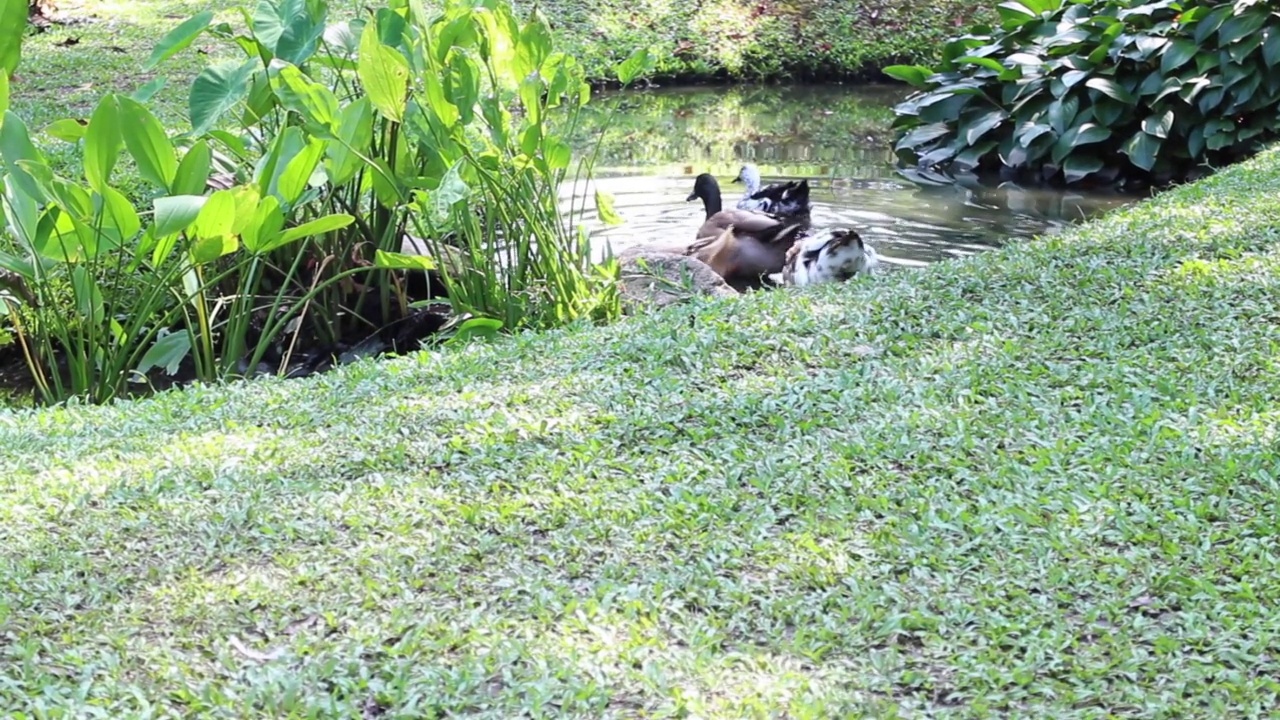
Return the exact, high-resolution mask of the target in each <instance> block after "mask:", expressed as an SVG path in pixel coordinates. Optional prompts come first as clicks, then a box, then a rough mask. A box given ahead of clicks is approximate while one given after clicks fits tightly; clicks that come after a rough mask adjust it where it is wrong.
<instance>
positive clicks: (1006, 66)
mask: <svg viewBox="0 0 1280 720" xmlns="http://www.w3.org/2000/svg"><path fill="white" fill-rule="evenodd" d="M1273 10H1274V4H1273V3H1267V2H1256V0H1234V1H1233V2H1196V1H1195V0H1188V2H1173V1H1172V0H1160V2H1150V3H1142V2H1134V1H1130V0H1093V1H1087V0H1086V1H1084V2H1062V0H1011V1H1010V2H1005V3H1002V4H1001V5H1000V7H999V13H1000V23H999V25H998V27H996V28H994V29H991V28H987V27H982V26H980V27H977V28H975V29H974V32H973V34H969V35H965V36H962V37H959V38H956V39H954V40H952V41H950V42H949V43H948V44H947V45H946V46H945V48H944V50H943V59H942V62H941V63H940V65H939V66H938V67H937V68H936V69H934V68H929V67H925V66H918V65H898V66H892V67H889V68H886V70H885V72H886V73H887V74H889V75H891V76H893V77H896V78H899V79H902V80H905V81H907V82H909V83H911V84H912V85H914V86H916V87H918V88H920V91H919V92H916V93H914V94H912V95H911V96H910V97H908V98H907V99H906V100H905V101H903V102H902V103H901V104H899V105H898V106H897V107H896V108H895V112H896V113H897V115H898V118H897V120H896V121H895V124H894V127H895V128H896V130H897V139H896V144H895V150H896V151H897V153H898V156H899V158H900V159H901V160H902V161H903V162H905V163H910V164H913V165H915V166H916V167H917V168H918V169H921V170H925V171H929V170H935V169H947V170H958V171H963V172H968V171H977V172H980V173H982V172H991V171H1000V172H1002V173H1004V174H1006V175H1009V174H1013V175H1017V176H1019V177H1028V176H1030V177H1038V178H1039V179H1043V180H1049V181H1062V182H1065V183H1067V184H1073V183H1098V182H1101V183H1110V182H1114V181H1120V182H1122V183H1131V182H1134V181H1138V182H1143V183H1146V182H1154V183H1164V182H1168V181H1173V180H1179V179H1183V178H1186V177H1188V176H1191V175H1194V174H1195V173H1197V172H1199V171H1200V170H1202V169H1203V168H1205V167H1212V166H1218V165H1222V164H1225V163H1230V162H1233V161H1236V160H1238V159H1241V158H1242V157H1246V156H1248V155H1251V154H1253V153H1254V152H1256V151H1257V150H1258V149H1259V148H1260V147H1261V146H1262V145H1264V144H1265V143H1267V142H1268V141H1270V140H1272V139H1274V138H1275V137H1276V131H1277V129H1278V128H1280V113H1278V111H1280V73H1276V72H1274V71H1273V69H1274V68H1276V66H1277V65H1278V64H1280V16H1277V14H1276V13H1275V12H1273Z"/></svg>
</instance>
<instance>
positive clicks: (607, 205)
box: [595, 189, 625, 225]
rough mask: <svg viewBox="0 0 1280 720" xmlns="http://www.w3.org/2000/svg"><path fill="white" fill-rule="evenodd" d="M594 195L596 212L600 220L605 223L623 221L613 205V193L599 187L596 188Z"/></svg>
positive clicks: (611, 223)
mask: <svg viewBox="0 0 1280 720" xmlns="http://www.w3.org/2000/svg"><path fill="white" fill-rule="evenodd" d="M595 195H596V214H597V215H599V216H600V222H603V223H604V224H605V225H621V224H622V223H623V222H625V221H624V220H623V219H622V216H621V215H619V214H618V211H617V210H615V209H614V207H613V195H611V194H609V193H607V192H605V191H603V190H600V189H597V190H596V193H595Z"/></svg>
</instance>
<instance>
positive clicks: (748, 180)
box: [742, 173, 760, 197]
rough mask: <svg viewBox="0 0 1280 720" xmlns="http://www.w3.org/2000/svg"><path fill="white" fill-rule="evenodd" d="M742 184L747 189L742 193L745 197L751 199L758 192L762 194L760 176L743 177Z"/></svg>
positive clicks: (747, 175)
mask: <svg viewBox="0 0 1280 720" xmlns="http://www.w3.org/2000/svg"><path fill="white" fill-rule="evenodd" d="M742 184H743V185H745V186H746V189H745V190H743V192H742V196H743V197H751V196H752V195H755V194H756V193H757V192H760V176H759V175H756V174H755V173H746V174H745V175H743V176H742Z"/></svg>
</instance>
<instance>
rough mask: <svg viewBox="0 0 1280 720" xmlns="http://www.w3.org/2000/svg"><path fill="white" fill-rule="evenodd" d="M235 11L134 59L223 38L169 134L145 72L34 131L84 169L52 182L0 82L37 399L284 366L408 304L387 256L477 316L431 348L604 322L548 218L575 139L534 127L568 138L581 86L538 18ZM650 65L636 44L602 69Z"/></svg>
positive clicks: (603, 304) (502, 11)
mask: <svg viewBox="0 0 1280 720" xmlns="http://www.w3.org/2000/svg"><path fill="white" fill-rule="evenodd" d="M243 15H244V19H245V23H246V29H247V31H248V34H247V35H246V34H239V33H237V32H236V31H235V30H233V29H232V28H231V27H230V26H228V25H225V24H224V25H218V26H211V20H212V13H210V12H207V11H206V12H203V13H200V14H198V15H196V16H195V17H193V18H191V19H189V20H187V21H186V22H183V23H182V24H180V25H179V26H178V27H176V28H175V29H174V30H173V31H171V32H170V33H169V34H167V35H166V36H165V37H164V38H163V39H162V40H161V42H160V43H159V44H158V45H157V47H156V49H155V52H154V53H153V54H152V56H151V58H150V59H149V61H148V63H147V67H148V68H151V67H154V66H156V65H157V64H159V63H161V62H163V61H164V60H165V59H166V58H169V57H171V56H173V55H174V54H176V53H177V52H180V51H181V50H183V49H184V48H186V47H188V46H190V45H191V43H192V42H194V41H195V40H196V39H197V38H198V37H200V36H201V35H202V34H204V33H209V34H212V35H214V36H217V37H222V38H225V39H227V40H229V41H231V42H233V43H235V44H236V45H237V46H239V47H240V48H242V49H243V51H244V53H245V59H244V60H243V61H231V62H223V63H219V64H216V65H213V66H210V67H208V68H206V69H205V70H204V71H203V72H202V73H200V74H199V76H198V77H196V78H195V80H194V81H193V83H192V86H191V92H190V121H191V125H192V129H191V130H190V131H189V132H186V133H180V134H177V135H175V136H170V134H169V133H168V132H167V131H166V130H165V128H164V127H163V126H162V125H161V124H160V122H159V121H158V120H157V119H156V117H155V116H154V115H153V114H152V113H151V112H150V111H149V110H148V109H147V107H146V105H145V102H146V98H147V97H149V95H150V93H153V92H154V91H155V90H156V89H157V88H158V87H160V85H161V83H162V82H163V81H157V82H155V83H151V84H149V85H148V86H146V87H144V88H142V89H140V90H139V92H138V93H135V94H134V95H133V96H123V95H116V94H110V95H107V96H105V97H103V98H102V100H101V102H100V103H99V104H98V106H97V108H96V109H95V111H94V113H93V115H92V117H91V118H90V119H89V120H88V121H87V122H81V121H80V120H78V119H74V118H69V119H66V120H62V121H58V122H56V123H53V124H52V125H51V126H49V127H48V128H46V130H47V131H48V132H49V133H50V134H51V135H54V136H55V137H59V138H61V139H63V140H65V141H67V142H71V143H75V144H76V145H77V146H78V147H80V148H81V151H82V154H83V163H82V165H83V177H82V178H77V179H74V180H71V179H64V178H62V177H59V176H57V175H56V174H55V173H54V171H53V170H52V169H51V168H50V165H49V164H48V163H47V162H46V161H45V159H44V156H43V154H42V153H41V151H40V150H39V149H38V148H36V147H35V146H34V145H33V144H32V142H31V140H30V136H29V133H28V131H27V128H26V127H25V125H24V124H23V123H22V121H21V119H20V118H18V117H16V116H14V115H13V113H10V112H7V92H6V91H7V82H5V78H4V77H0V100H4V101H5V104H6V107H3V108H0V110H4V111H5V112H4V122H3V125H0V156H2V158H3V165H2V166H0V179H2V180H3V183H4V191H5V192H4V198H3V205H4V213H5V219H6V221H7V224H6V226H7V230H8V233H9V235H10V236H11V239H12V248H11V250H12V251H11V252H4V253H3V254H0V272H3V273H5V274H4V277H3V279H5V280H6V284H5V286H4V288H3V290H4V294H2V295H0V312H2V313H4V314H6V315H8V316H9V317H10V319H11V322H12V323H13V324H14V327H15V329H16V330H17V336H18V341H19V343H20V344H21V346H22V349H23V352H24V354H25V356H26V358H27V361H28V364H29V365H30V366H31V370H32V373H33V375H34V376H35V379H36V382H37V386H38V388H39V390H40V393H41V395H42V397H44V398H45V399H46V400H60V399H63V398H67V397H71V396H83V397H87V398H89V399H91V400H95V401H101V400H105V399H108V398H110V397H113V396H115V395H116V394H118V393H119V392H121V390H122V389H123V387H124V384H125V381H126V380H127V379H128V378H129V377H130V376H131V374H135V373H139V372H145V371H147V370H149V369H150V368H152V367H157V366H159V367H165V368H167V369H168V370H169V371H170V372H173V371H174V370H176V368H177V367H178V366H179V365H180V364H181V363H182V362H183V361H184V359H185V358H187V357H188V356H190V358H191V360H192V364H193V366H194V373H195V375H196V377H198V378H201V379H206V380H214V379H220V378H225V377H230V376H234V375H237V374H241V373H243V372H244V371H245V369H246V368H256V367H258V364H259V363H260V362H261V361H262V360H263V359H264V357H266V356H267V355H268V354H269V353H273V351H274V353H273V358H274V359H279V360H280V364H279V370H280V372H284V371H285V369H286V367H287V366H288V355H289V353H290V352H292V350H293V349H294V348H295V346H297V344H298V342H299V338H302V342H303V343H312V344H319V345H324V344H325V343H332V342H336V341H338V340H339V339H348V340H350V339H352V338H354V339H359V338H361V337H365V336H367V335H369V334H371V333H374V334H376V333H377V332H379V331H380V330H383V329H385V328H386V327H387V326H388V325H390V324H393V323H394V322H396V321H397V320H398V319H402V318H405V317H407V316H409V315H410V314H412V313H413V312H414V309H415V307H417V306H418V305H420V304H422V303H423V302H426V300H422V299H418V300H417V301H415V298H413V297H412V296H411V294H410V292H409V291H408V290H407V285H406V282H407V281H408V278H406V276H405V271H406V270H409V271H413V272H418V273H421V272H426V271H434V273H435V274H434V275H433V276H432V277H434V278H435V279H436V280H437V281H438V283H439V284H441V285H443V290H444V292H445V294H446V295H447V297H448V302H449V303H450V304H452V305H453V307H454V309H455V310H456V311H457V312H459V313H466V314H471V315H478V316H480V317H478V318H475V319H474V320H473V321H472V323H471V325H469V326H464V327H461V328H456V329H455V330H454V331H453V332H451V333H449V334H447V337H448V338H449V341H450V342H461V341H464V340H465V339H467V338H473V337H483V336H487V335H490V334H492V332H493V331H494V330H495V329H496V328H497V327H506V328H511V329H514V328H520V327H528V326H547V325H555V324H562V323H566V322H571V321H574V320H577V319H580V318H609V317H612V316H614V315H616V314H617V312H618V305H619V301H618V297H617V289H616V282H615V277H614V276H615V275H616V264H613V263H612V262H606V263H605V264H604V265H602V266H598V265H595V264H593V263H592V262H591V261H590V256H589V252H588V247H587V241H586V233H585V232H584V231H583V229H582V228H581V227H580V226H575V225H574V224H573V223H572V222H571V221H572V213H570V217H569V218H565V217H564V216H563V215H562V213H561V208H560V207H559V203H558V195H559V193H558V190H559V186H560V184H561V183H562V182H564V181H565V180H566V178H567V172H568V169H569V168H570V166H571V161H572V153H571V151H570V148H569V146H568V144H567V143H566V142H565V141H564V140H563V139H561V138H560V137H559V136H557V135H556V134H555V133H553V132H551V131H550V130H549V129H548V128H549V127H550V123H549V119H550V118H552V117H553V116H555V115H556V114H557V113H563V114H566V115H567V116H568V117H569V118H570V122H569V123H568V129H569V131H572V128H573V126H574V122H573V119H574V118H576V113H577V112H578V109H579V108H580V107H581V106H582V105H583V104H585V103H586V102H587V101H588V98H589V96H590V92H589V87H588V86H587V84H586V83H585V81H584V79H583V74H582V70H581V67H580V66H579V65H578V64H577V63H576V61H575V60H574V59H573V58H571V57H568V56H566V55H564V54H563V53H558V52H555V51H554V47H553V43H552V38H551V34H550V32H549V29H548V26H547V24H546V22H545V20H543V19H542V18H541V17H540V16H538V15H537V14H536V13H535V14H534V15H533V16H532V17H531V18H530V19H529V20H528V21H527V22H525V23H524V24H523V25H521V24H519V23H518V22H517V21H516V19H515V17H514V16H513V15H512V13H511V10H510V7H509V6H508V5H507V4H506V3H505V2H501V1H500V0H482V1H481V2H479V3H473V2H467V1H465V0H450V1H449V2H447V3H445V5H444V7H443V8H441V9H439V10H438V11H434V12H427V11H424V10H422V9H421V7H420V6H418V5H417V4H416V3H412V4H411V3H406V2H401V1H399V0H393V2H392V4H391V6H390V7H385V8H382V9H379V10H378V11H377V12H376V13H373V15H372V16H371V18H369V19H367V20H366V19H360V20H354V21H350V22H340V23H336V24H327V23H326V16H327V7H326V5H325V4H324V3H323V2H307V3H302V2H296V1H295V0H279V1H278V2H277V1H275V0H264V2H262V3H260V4H259V5H258V6H257V8H256V11H255V13H254V14H253V15H250V14H249V13H248V12H244V14H243ZM651 66H652V58H651V57H650V56H649V55H648V53H647V52H638V53H636V54H634V55H633V56H632V57H630V58H629V59H628V60H627V61H625V62H624V63H622V64H621V65H620V66H619V67H618V68H617V72H618V75H619V79H620V80H621V81H622V82H623V83H624V84H625V83H629V82H631V81H632V80H634V78H635V77H637V76H638V75H639V74H640V73H642V72H645V71H646V70H647V68H649V67H651ZM597 149H598V148H597ZM122 151H127V153H128V155H129V157H130V158H131V159H132V161H133V165H134V166H135V167H136V171H137V173H138V175H140V176H141V178H142V179H143V180H144V181H145V182H146V183H148V184H149V185H150V186H151V187H152V188H153V190H154V193H153V195H154V197H153V198H152V200H151V208H150V211H149V212H139V211H138V210H137V208H135V206H134V205H133V204H132V203H131V202H130V201H129V200H128V199H127V198H126V196H125V194H124V193H122V192H121V191H120V190H118V189H117V188H116V187H114V186H113V185H112V181H113V179H114V178H113V171H114V170H115V168H116V166H117V164H118V160H119V159H120V157H121V153H122ZM591 163H592V158H591V157H588V158H584V159H583V160H580V161H579V163H578V165H577V172H578V174H579V175H582V174H586V175H588V176H589V174H590V166H591ZM210 191H212V192H210ZM596 200H597V206H598V210H599V212H600V215H601V217H602V218H605V219H607V220H613V221H616V220H617V218H616V214H615V213H613V212H612V209H611V205H610V198H608V197H607V196H604V195H597V198H596ZM411 231H412V232H414V233H417V237H416V238H414V237H413V236H412V235H411ZM406 241H409V244H410V245H412V246H414V247H416V248H418V249H421V247H422V246H423V245H425V246H427V247H428V248H429V253H428V255H429V256H430V257H427V256H423V255H421V254H410V253H406V252H403V250H404V249H405V245H406ZM433 258H442V259H445V260H448V262H445V263H442V264H441V267H437V263H436V262H435V260H433ZM282 346H283V347H286V348H287V349H286V350H285V352H284V353H283V358H281V353H280V350H281V348H282Z"/></svg>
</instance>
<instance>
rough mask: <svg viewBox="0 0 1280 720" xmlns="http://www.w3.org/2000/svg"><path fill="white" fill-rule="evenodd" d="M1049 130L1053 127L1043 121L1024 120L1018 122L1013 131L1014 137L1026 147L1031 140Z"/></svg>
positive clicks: (1051, 130)
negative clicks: (1016, 127)
mask: <svg viewBox="0 0 1280 720" xmlns="http://www.w3.org/2000/svg"><path fill="white" fill-rule="evenodd" d="M1051 132H1053V128H1051V127H1049V126H1048V125H1045V124H1043V123H1032V122H1025V123H1022V124H1020V125H1019V126H1018V129H1017V130H1016V131H1014V138H1015V139H1016V140H1017V142H1018V144H1019V145H1021V146H1022V147H1027V146H1028V145H1030V144H1031V141H1032V140H1035V139H1036V138H1038V137H1040V136H1041V135H1044V134H1045V133H1051Z"/></svg>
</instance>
